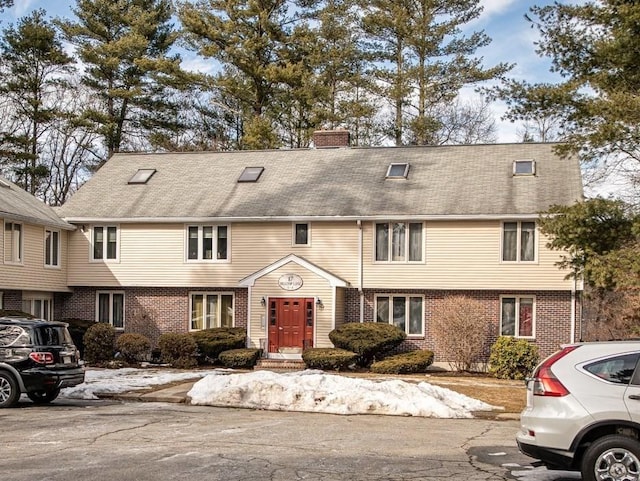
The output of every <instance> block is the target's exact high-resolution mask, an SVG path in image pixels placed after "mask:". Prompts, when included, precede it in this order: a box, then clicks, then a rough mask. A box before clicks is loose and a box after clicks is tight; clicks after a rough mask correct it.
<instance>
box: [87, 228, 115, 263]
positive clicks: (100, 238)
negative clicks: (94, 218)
mask: <svg viewBox="0 0 640 481" xmlns="http://www.w3.org/2000/svg"><path fill="white" fill-rule="evenodd" d="M92 242H93V250H92V259H93V260H95V261H104V260H116V259H118V227H117V226H115V225H105V226H102V225H100V226H94V227H93V238H92Z"/></svg>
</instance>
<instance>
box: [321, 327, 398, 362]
mask: <svg viewBox="0 0 640 481" xmlns="http://www.w3.org/2000/svg"><path fill="white" fill-rule="evenodd" d="M406 337H407V335H406V334H405V333H404V331H401V330H400V329H399V328H397V327H396V326H394V325H392V324H386V323H382V322H364V323H359V322H348V323H346V324H343V325H342V326H340V327H338V328H336V329H334V330H333V331H331V332H330V333H329V339H331V342H332V343H333V345H334V346H335V347H337V348H340V349H346V350H347V351H351V352H355V353H356V354H358V359H357V360H356V364H357V365H358V366H361V367H369V366H370V365H371V363H372V362H373V361H374V360H375V358H376V356H382V355H383V354H384V353H385V352H387V351H390V350H391V349H393V348H395V347H397V346H399V345H400V344H401V343H402V341H404V340H405V339H406Z"/></svg>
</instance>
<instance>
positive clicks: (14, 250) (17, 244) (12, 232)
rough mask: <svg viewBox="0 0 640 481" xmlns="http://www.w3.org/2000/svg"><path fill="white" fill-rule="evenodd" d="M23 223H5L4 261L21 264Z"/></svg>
mask: <svg viewBox="0 0 640 481" xmlns="http://www.w3.org/2000/svg"><path fill="white" fill-rule="evenodd" d="M22 232H23V231H22V224H18V223H16V222H5V223H4V261H5V262H8V263H14V264H19V263H21V262H22V248H23V247H22V246H23V238H22Z"/></svg>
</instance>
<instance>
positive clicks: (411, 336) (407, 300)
mask: <svg viewBox="0 0 640 481" xmlns="http://www.w3.org/2000/svg"><path fill="white" fill-rule="evenodd" d="M379 297H387V298H389V313H390V314H391V312H392V309H393V298H394V297H404V298H405V312H410V309H407V308H408V307H409V306H408V304H409V303H410V302H411V301H410V300H411V298H412V297H419V298H420V299H421V300H422V314H421V317H420V320H421V329H420V334H409V326H410V320H409V319H408V318H407V319H406V321H405V325H404V332H405V334H406V335H407V339H423V338H424V337H425V327H426V321H425V315H426V311H425V296H424V294H417V293H416V294H408V293H401V292H396V293H393V294H392V293H384V292H379V293H376V294H375V295H374V296H373V321H374V322H379V321H378V298H379ZM388 324H391V325H392V326H394V325H395V324H394V323H393V316H391V315H390V316H389V321H388Z"/></svg>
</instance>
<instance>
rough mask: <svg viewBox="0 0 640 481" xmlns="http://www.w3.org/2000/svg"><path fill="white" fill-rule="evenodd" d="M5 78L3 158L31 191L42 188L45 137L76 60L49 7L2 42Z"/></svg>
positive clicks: (45, 170)
mask: <svg viewBox="0 0 640 481" xmlns="http://www.w3.org/2000/svg"><path fill="white" fill-rule="evenodd" d="M0 59H1V61H2V71H3V81H2V83H1V86H0V91H1V92H2V94H3V95H4V97H5V99H7V101H8V104H7V113H8V115H9V116H10V117H11V120H12V122H8V121H7V120H8V119H7V118H5V119H4V120H5V122H4V126H7V125H13V129H12V131H10V132H7V131H5V132H4V133H3V134H2V144H3V150H2V157H3V158H4V159H5V163H7V164H8V165H10V166H11V169H12V170H13V172H14V175H15V179H16V181H17V182H18V184H20V185H21V186H22V187H23V188H24V189H25V190H27V191H28V192H30V193H31V194H36V193H37V192H38V189H39V186H40V184H41V182H42V181H43V180H44V179H45V178H46V177H47V176H48V174H49V169H48V167H47V165H46V162H43V161H42V159H41V158H40V153H41V152H40V140H41V139H42V137H43V136H44V135H45V134H46V132H47V130H48V129H49V128H50V126H51V124H52V122H54V121H55V120H56V119H57V118H59V117H60V116H61V112H60V110H59V108H58V103H59V101H60V100H61V89H62V88H63V87H64V85H65V83H66V82H65V80H64V74H68V73H69V72H71V71H72V65H71V63H72V59H71V58H70V57H69V56H68V55H67V54H66V53H65V52H64V50H63V48H62V43H61V41H60V39H59V38H58V34H57V32H56V30H55V28H54V27H53V25H52V24H51V23H49V22H48V21H47V20H46V19H45V12H44V10H36V11H34V12H33V13H32V14H31V15H29V16H28V17H25V18H22V19H21V20H20V21H19V22H18V25H17V27H15V28H14V27H9V28H7V29H6V30H5V31H4V36H3V38H2V40H1V41H0Z"/></svg>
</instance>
